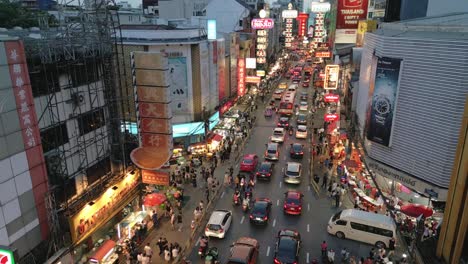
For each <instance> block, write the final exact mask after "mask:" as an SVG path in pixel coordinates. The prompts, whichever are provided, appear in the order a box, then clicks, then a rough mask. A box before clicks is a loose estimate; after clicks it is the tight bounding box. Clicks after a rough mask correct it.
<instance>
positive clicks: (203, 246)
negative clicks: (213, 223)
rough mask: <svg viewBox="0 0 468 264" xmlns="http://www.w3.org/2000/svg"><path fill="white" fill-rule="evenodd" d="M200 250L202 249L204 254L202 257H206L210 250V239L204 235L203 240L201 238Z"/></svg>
mask: <svg viewBox="0 0 468 264" xmlns="http://www.w3.org/2000/svg"><path fill="white" fill-rule="evenodd" d="M200 249H201V252H202V255H203V256H204V255H206V250H207V249H208V237H207V236H205V235H203V236H202V237H201V238H200Z"/></svg>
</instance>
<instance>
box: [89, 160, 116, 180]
mask: <svg viewBox="0 0 468 264" xmlns="http://www.w3.org/2000/svg"><path fill="white" fill-rule="evenodd" d="M110 170H111V167H110V158H109V157H106V158H104V159H102V160H100V161H98V162H97V163H96V164H94V165H93V166H91V167H89V168H87V169H86V177H87V179H88V185H91V184H93V183H94V182H96V181H98V180H99V179H100V178H101V177H102V176H104V175H106V174H107V173H109V172H110Z"/></svg>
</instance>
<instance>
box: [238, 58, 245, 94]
mask: <svg viewBox="0 0 468 264" xmlns="http://www.w3.org/2000/svg"><path fill="white" fill-rule="evenodd" d="M237 95H238V96H244V95H245V59H244V58H239V59H238V60H237Z"/></svg>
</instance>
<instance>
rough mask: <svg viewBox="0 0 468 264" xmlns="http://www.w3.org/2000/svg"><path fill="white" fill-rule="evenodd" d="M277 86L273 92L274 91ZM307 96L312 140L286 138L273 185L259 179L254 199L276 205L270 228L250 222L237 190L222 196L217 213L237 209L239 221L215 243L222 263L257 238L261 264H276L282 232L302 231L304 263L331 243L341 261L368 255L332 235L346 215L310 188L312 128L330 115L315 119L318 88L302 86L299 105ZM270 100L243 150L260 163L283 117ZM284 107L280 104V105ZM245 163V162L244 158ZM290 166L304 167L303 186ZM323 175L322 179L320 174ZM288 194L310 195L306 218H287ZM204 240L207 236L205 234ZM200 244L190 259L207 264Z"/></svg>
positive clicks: (320, 113) (212, 243)
mask: <svg viewBox="0 0 468 264" xmlns="http://www.w3.org/2000/svg"><path fill="white" fill-rule="evenodd" d="M280 82H287V83H288V86H289V85H290V84H291V82H290V81H289V80H287V79H282V80H281V81H280ZM275 89H276V87H273V89H272V90H273V91H274V90H275ZM301 92H308V100H307V101H308V104H309V111H307V115H308V123H307V127H308V136H307V139H296V138H295V136H294V135H292V136H290V135H289V134H288V133H286V137H285V141H284V143H283V144H280V154H279V160H278V161H274V162H273V163H274V164H275V165H274V171H273V176H272V177H271V181H261V180H257V181H256V184H255V187H254V189H253V197H254V198H263V197H265V198H269V199H270V200H271V201H272V210H271V214H270V217H269V222H268V224H267V225H266V226H257V225H254V224H251V223H250V222H249V213H248V212H246V213H244V212H243V211H242V209H241V206H235V205H233V193H234V188H233V187H226V188H225V191H224V192H223V193H222V194H221V198H220V199H219V200H218V201H217V203H216V205H215V209H224V210H231V211H232V213H233V220H232V223H231V226H230V228H229V230H228V231H227V234H226V237H225V238H224V239H217V238H210V240H209V247H217V248H218V250H219V255H220V256H219V261H220V263H227V259H228V257H229V255H230V246H231V245H232V243H234V242H235V241H236V240H237V239H238V238H239V237H242V236H247V237H252V238H255V239H257V240H258V241H259V244H260V251H259V255H258V260H257V263H273V258H274V252H275V243H276V235H277V233H278V231H279V230H281V229H283V228H289V229H294V230H297V231H298V232H299V233H300V234H301V237H302V246H301V249H300V257H299V263H311V262H312V260H313V259H320V243H321V242H322V241H323V240H326V241H327V243H328V245H329V247H328V248H329V249H330V248H332V249H334V250H335V252H336V258H335V261H338V260H339V259H340V257H339V252H340V251H341V249H342V248H343V247H346V248H347V249H348V250H349V251H350V252H351V255H352V256H356V257H361V256H367V255H368V254H369V250H370V249H371V246H370V245H366V244H363V243H359V242H355V241H351V240H340V239H338V238H336V237H334V236H330V235H329V234H328V233H327V231H326V227H327V222H328V220H329V219H330V216H331V215H332V214H334V213H335V212H337V211H339V210H341V209H337V208H335V207H334V203H333V204H332V200H331V199H328V198H327V197H325V196H324V195H322V196H317V195H316V194H315V192H314V190H313V188H311V186H310V180H311V177H309V176H310V174H311V172H310V155H311V146H312V144H311V135H312V133H313V129H312V127H311V125H312V121H314V124H315V127H316V128H320V127H321V125H322V124H323V113H324V110H323V109H320V110H317V112H316V113H315V114H314V115H312V113H311V112H310V108H311V105H312V96H313V94H314V89H313V88H312V82H311V85H310V87H309V88H303V87H302V82H301V83H299V84H298V89H297V91H296V103H298V104H299V101H300V99H299V96H300V93H301ZM269 97H270V96H268V97H267V98H265V103H258V109H257V110H256V111H255V112H254V113H255V115H256V122H255V124H254V128H253V129H252V134H251V135H250V138H249V140H248V141H247V144H246V145H245V148H244V150H243V153H242V155H240V157H242V156H243V154H256V155H257V156H258V157H259V164H260V163H261V162H262V161H263V160H264V152H265V149H266V146H265V144H266V143H268V142H269V138H270V136H271V135H272V131H273V129H274V128H275V127H276V123H277V120H278V118H279V116H278V115H277V114H273V116H272V117H265V116H264V110H265V107H266V106H267V105H268V103H269V102H270V98H269ZM276 105H277V106H278V105H279V100H278V101H276ZM290 124H291V125H293V127H294V128H295V129H296V128H297V124H296V117H295V115H293V116H292V117H291V120H290ZM296 142H298V143H302V144H303V145H304V157H303V158H302V160H299V159H292V158H290V155H289V150H290V144H291V143H296ZM240 159H241V158H240ZM240 159H239V160H238V161H237V162H236V164H232V165H233V167H234V176H235V175H237V172H238V170H239V163H240ZM289 161H294V162H300V163H302V176H301V178H302V180H301V183H300V184H299V185H289V184H287V183H285V182H284V181H283V173H284V170H285V167H286V163H287V162H289ZM320 176H321V175H320ZM288 190H298V191H300V192H302V193H303V194H304V197H303V205H302V214H301V215H285V214H284V213H283V201H284V197H285V195H284V193H285V192H286V191H288ZM199 235H200V236H201V235H202V234H199ZM197 251H198V243H197V244H196V245H195V247H193V249H192V252H191V253H190V255H189V259H190V260H191V261H192V262H193V263H204V262H203V261H201V260H200V257H199V256H198V255H197Z"/></svg>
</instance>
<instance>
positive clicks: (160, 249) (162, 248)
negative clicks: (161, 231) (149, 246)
mask: <svg viewBox="0 0 468 264" xmlns="http://www.w3.org/2000/svg"><path fill="white" fill-rule="evenodd" d="M156 245H157V246H158V248H159V256H161V255H162V254H163V253H164V243H163V238H162V237H159V239H158V242H156Z"/></svg>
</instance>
